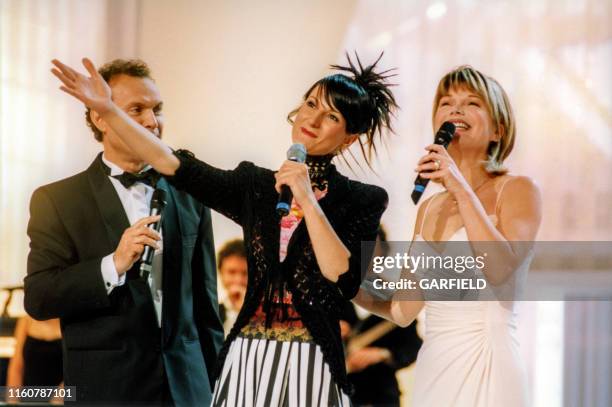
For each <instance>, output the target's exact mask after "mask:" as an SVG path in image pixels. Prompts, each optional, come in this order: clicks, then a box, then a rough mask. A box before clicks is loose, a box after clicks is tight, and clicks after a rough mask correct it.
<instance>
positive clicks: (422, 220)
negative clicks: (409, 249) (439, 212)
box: [419, 193, 440, 236]
mask: <svg viewBox="0 0 612 407" xmlns="http://www.w3.org/2000/svg"><path fill="white" fill-rule="evenodd" d="M438 195H440V193H437V194H435V195H432V197H431V198H430V199H429V201H427V204H425V210H424V211H423V217H422V218H421V226H420V227H419V235H421V236H422V235H423V225H424V224H425V218H426V217H427V211H429V205H431V203H432V202H433V201H434V199H436V197H437V196H438Z"/></svg>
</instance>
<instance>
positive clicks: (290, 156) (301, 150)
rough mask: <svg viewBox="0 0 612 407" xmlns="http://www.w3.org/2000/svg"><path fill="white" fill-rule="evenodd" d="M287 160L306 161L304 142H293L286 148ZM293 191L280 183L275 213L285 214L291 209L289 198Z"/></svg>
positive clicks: (291, 196) (290, 198) (291, 197)
mask: <svg viewBox="0 0 612 407" xmlns="http://www.w3.org/2000/svg"><path fill="white" fill-rule="evenodd" d="M287 160H289V161H295V162H296V163H304V162H305V161H306V147H305V146H304V144H301V143H295V144H292V145H291V147H289V150H287ZM292 199H293V192H291V188H289V187H288V186H287V185H281V190H280V195H279V196H278V203H277V204H276V213H278V214H279V215H280V216H287V215H288V214H289V210H290V209H291V200H292Z"/></svg>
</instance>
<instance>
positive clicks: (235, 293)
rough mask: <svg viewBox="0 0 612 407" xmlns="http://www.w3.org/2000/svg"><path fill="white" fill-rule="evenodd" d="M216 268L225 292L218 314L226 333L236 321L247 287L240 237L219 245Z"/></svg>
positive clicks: (246, 270)
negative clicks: (221, 245)
mask: <svg viewBox="0 0 612 407" xmlns="http://www.w3.org/2000/svg"><path fill="white" fill-rule="evenodd" d="M217 270H218V271H219V278H220V280H221V285H222V286H223V289H224V290H225V294H226V295H225V298H224V299H223V301H222V302H221V303H220V304H219V314H220V315H221V321H223V330H224V331H225V334H226V335H227V334H228V333H229V331H230V329H232V326H234V322H236V318H237V317H238V313H239V312H240V308H242V304H243V303H244V297H245V295H246V289H247V281H248V266H247V257H246V248H245V247H244V241H243V240H242V239H234V240H230V241H228V242H226V243H225V244H224V245H223V247H221V249H220V250H219V253H217Z"/></svg>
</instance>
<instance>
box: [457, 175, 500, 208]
mask: <svg viewBox="0 0 612 407" xmlns="http://www.w3.org/2000/svg"><path fill="white" fill-rule="evenodd" d="M491 179H492V178H487V179H485V180H484V181H482V182H481V183H480V184H479V185H478V186H477V187H476V188H472V192H474V194H476V192H478V191H479V190H480V188H482V187H483V186H484V185H485V184H486V183H488V182H489V181H490V180H491ZM447 192H448V191H447ZM453 204H455V205H456V204H457V200H456V199H454V198H453Z"/></svg>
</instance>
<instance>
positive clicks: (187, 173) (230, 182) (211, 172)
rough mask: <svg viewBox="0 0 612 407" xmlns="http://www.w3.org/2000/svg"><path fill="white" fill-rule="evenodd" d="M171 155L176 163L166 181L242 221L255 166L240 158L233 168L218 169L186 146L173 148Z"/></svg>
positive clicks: (222, 212)
mask: <svg viewBox="0 0 612 407" xmlns="http://www.w3.org/2000/svg"><path fill="white" fill-rule="evenodd" d="M174 155H175V156H176V157H177V158H178V159H179V161H180V166H179V168H178V169H177V170H176V172H175V174H174V176H172V177H166V179H167V180H168V182H170V183H171V184H172V185H173V186H174V187H175V188H176V189H178V190H182V191H185V192H187V193H189V194H190V195H191V196H193V197H194V198H195V199H197V200H198V201H200V202H202V203H203V204H204V205H205V206H207V207H209V208H211V209H213V210H215V211H217V212H219V213H221V214H223V215H225V216H227V217H228V218H230V219H232V220H233V221H235V222H237V223H238V224H242V222H241V220H242V218H243V213H244V212H243V209H244V206H245V204H246V203H247V202H248V196H247V195H248V193H249V191H250V190H251V188H249V185H250V181H251V178H252V174H253V169H254V167H255V166H254V165H253V164H252V163H249V162H246V161H243V162H241V163H240V164H239V165H238V166H237V167H236V168H235V169H233V170H221V169H219V168H216V167H213V166H211V165H209V164H206V163H205V162H203V161H200V160H198V159H197V158H195V156H194V154H193V153H192V152H191V151H188V150H177V151H175V152H174Z"/></svg>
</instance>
